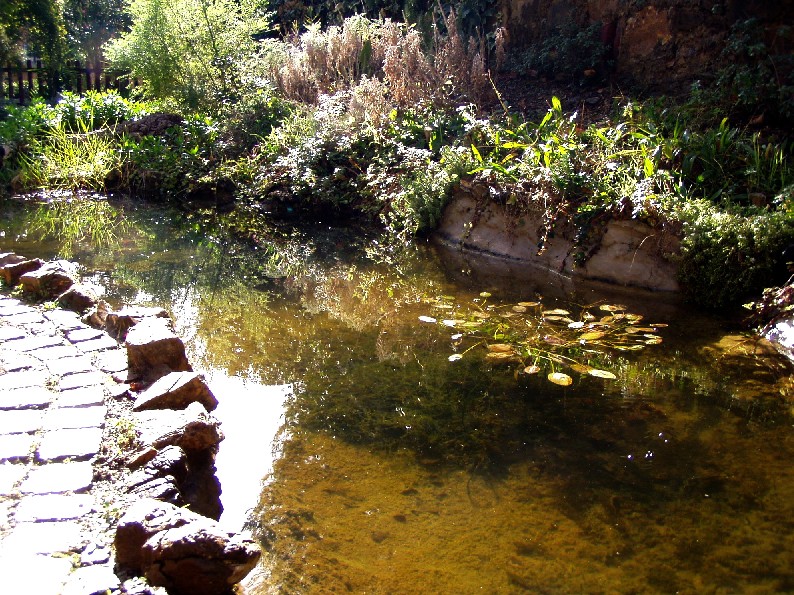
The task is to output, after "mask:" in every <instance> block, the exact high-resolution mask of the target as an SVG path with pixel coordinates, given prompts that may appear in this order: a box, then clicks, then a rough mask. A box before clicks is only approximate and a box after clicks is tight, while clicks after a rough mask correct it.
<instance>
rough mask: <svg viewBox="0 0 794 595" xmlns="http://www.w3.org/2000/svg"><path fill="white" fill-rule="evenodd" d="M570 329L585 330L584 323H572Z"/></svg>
mask: <svg viewBox="0 0 794 595" xmlns="http://www.w3.org/2000/svg"><path fill="white" fill-rule="evenodd" d="M568 328H573V329H577V328H584V322H582V321H581V320H580V321H579V322H572V323H570V324H569V325H568Z"/></svg>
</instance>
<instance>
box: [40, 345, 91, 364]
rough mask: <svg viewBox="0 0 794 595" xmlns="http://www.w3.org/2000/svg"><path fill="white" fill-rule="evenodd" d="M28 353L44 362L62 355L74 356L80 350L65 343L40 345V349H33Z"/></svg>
mask: <svg viewBox="0 0 794 595" xmlns="http://www.w3.org/2000/svg"><path fill="white" fill-rule="evenodd" d="M29 353H30V354H31V355H33V356H35V357H37V358H39V359H41V360H42V361H45V362H46V361H47V360H51V359H60V358H62V357H74V356H76V355H80V352H79V351H78V350H77V348H75V346H74V345H72V344H70V343H67V344H65V345H56V346H54V347H42V348H41V349H34V350H33V351H30V352H29Z"/></svg>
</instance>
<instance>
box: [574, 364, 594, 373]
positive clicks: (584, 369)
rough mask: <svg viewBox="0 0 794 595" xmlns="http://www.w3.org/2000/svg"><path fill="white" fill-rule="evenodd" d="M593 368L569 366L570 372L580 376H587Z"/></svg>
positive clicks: (580, 365) (576, 365) (578, 365)
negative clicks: (577, 373)
mask: <svg viewBox="0 0 794 595" xmlns="http://www.w3.org/2000/svg"><path fill="white" fill-rule="evenodd" d="M592 369H593V368H591V367H590V366H586V365H584V364H571V370H573V371H574V372H579V373H580V374H589V373H590V371H591V370H592Z"/></svg>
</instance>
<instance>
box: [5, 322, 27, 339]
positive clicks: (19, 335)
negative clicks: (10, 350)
mask: <svg viewBox="0 0 794 595" xmlns="http://www.w3.org/2000/svg"><path fill="white" fill-rule="evenodd" d="M24 337H25V331H23V330H21V329H19V328H17V327H15V326H10V325H3V326H0V342H2V341H13V340H14V339H23V338H24Z"/></svg>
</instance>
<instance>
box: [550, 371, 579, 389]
mask: <svg viewBox="0 0 794 595" xmlns="http://www.w3.org/2000/svg"><path fill="white" fill-rule="evenodd" d="M547 378H548V379H549V382H553V383H554V384H559V385H560V386H570V385H571V384H573V378H571V377H570V376H568V374H563V373H562V372H552V373H550V374H549V375H548V376H547Z"/></svg>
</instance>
